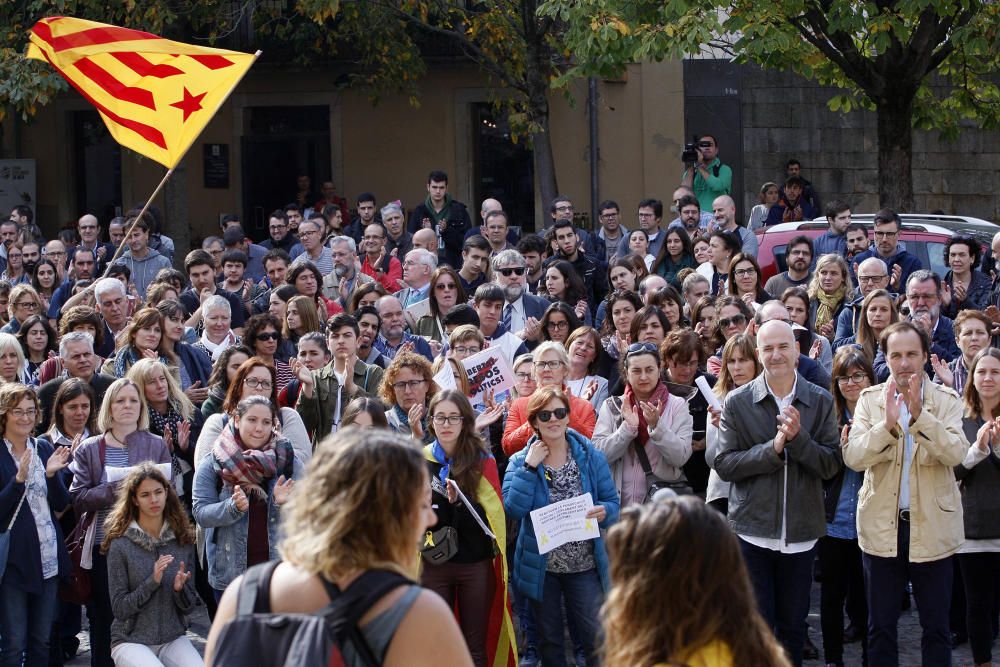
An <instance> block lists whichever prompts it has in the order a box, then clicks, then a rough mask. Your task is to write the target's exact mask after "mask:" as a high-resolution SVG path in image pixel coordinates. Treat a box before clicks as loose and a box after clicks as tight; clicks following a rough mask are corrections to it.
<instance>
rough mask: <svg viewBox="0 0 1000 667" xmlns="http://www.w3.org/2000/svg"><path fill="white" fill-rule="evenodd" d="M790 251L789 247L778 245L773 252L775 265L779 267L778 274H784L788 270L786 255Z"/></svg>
mask: <svg viewBox="0 0 1000 667" xmlns="http://www.w3.org/2000/svg"><path fill="white" fill-rule="evenodd" d="M787 251H788V246H787V245H776V246H774V249H773V250H772V251H771V254H773V255H774V264H775V266H777V267H778V271H777V273H783V272H785V271H787V270H788V262H787V261H786V258H785V253H786V252H787Z"/></svg>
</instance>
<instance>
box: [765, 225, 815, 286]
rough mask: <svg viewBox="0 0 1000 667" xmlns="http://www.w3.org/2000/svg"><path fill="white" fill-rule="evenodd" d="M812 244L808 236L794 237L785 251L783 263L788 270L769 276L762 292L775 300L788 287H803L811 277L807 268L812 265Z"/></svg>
mask: <svg viewBox="0 0 1000 667" xmlns="http://www.w3.org/2000/svg"><path fill="white" fill-rule="evenodd" d="M812 258H813V244H812V241H811V240H809V237H808V236H796V237H795V238H793V239H792V240H791V241H789V242H788V247H787V249H786V251H785V263H786V264H787V265H788V270H787V271H785V272H784V273H779V274H778V275H776V276H771V278H770V279H769V280H768V281H767V284H766V285H764V291H766V292H767V293H768V294H771V295H773V296H775V297H777V298H779V299H780V298H781V295H782V294H784V293H785V290H786V289H788V288H789V287H799V286H804V285H806V283H808V282H809V279H810V278H811V277H812V272H811V271H810V270H809V266H810V265H811V264H812Z"/></svg>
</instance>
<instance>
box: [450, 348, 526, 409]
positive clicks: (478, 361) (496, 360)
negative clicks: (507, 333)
mask: <svg viewBox="0 0 1000 667" xmlns="http://www.w3.org/2000/svg"><path fill="white" fill-rule="evenodd" d="M462 365H463V366H465V372H466V373H468V375H469V400H470V401H471V402H472V404H473V405H477V404H481V403H485V402H486V400H485V399H486V393H487V392H493V394H494V395H497V394H499V393H501V392H504V391H507V390H508V389H510V388H511V387H513V386H514V371H512V370H511V368H510V362H509V361H508V360H507V359H506V357H504V356H503V350H501V349H500V348H498V347H493V348H486V349H485V350H483V351H482V352H477V353H476V354H474V355H472V356H471V357H466V358H465V359H463V360H462Z"/></svg>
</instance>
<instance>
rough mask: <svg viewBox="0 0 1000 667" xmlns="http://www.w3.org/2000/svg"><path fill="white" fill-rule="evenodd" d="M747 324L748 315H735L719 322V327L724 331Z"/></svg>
mask: <svg viewBox="0 0 1000 667" xmlns="http://www.w3.org/2000/svg"><path fill="white" fill-rule="evenodd" d="M746 323H747V317H746V315H733V316H732V317H727V318H725V319H722V320H719V326H720V327H722V328H723V329H728V328H729V327H731V326H736V327H738V326H740V325H743V324H746Z"/></svg>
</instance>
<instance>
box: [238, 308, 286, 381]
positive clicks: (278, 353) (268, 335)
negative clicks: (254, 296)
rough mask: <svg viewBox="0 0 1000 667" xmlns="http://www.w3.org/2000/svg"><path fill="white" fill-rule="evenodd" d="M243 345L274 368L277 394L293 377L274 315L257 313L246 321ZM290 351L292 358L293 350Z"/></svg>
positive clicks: (279, 326) (278, 323)
mask: <svg viewBox="0 0 1000 667" xmlns="http://www.w3.org/2000/svg"><path fill="white" fill-rule="evenodd" d="M243 344H244V345H245V346H247V347H248V348H250V349H251V350H252V351H253V353H254V356H256V357H258V358H259V359H263V360H264V361H265V362H266V363H268V364H271V365H272V366H274V370H275V373H276V374H277V379H278V391H279V392H280V391H281V390H282V389H284V388H285V386H286V385H287V384H288V383H289V382H291V381H292V378H294V377H295V374H294V373H292V368H291V367H290V366H289V365H288V356H286V355H288V354H289V351H288V349H289V348H290V346H282V338H281V322H279V321H278V318H276V317H275V316H274V315H272V314H270V313H259V314H257V315H254V316H253V317H251V318H250V319H249V320H247V324H246V328H245V329H244V330H243ZM290 349H291V354H292V355H293V356H294V352H295V349H294V348H290Z"/></svg>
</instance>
